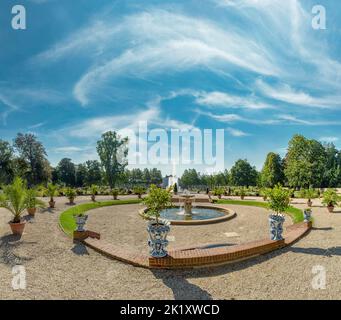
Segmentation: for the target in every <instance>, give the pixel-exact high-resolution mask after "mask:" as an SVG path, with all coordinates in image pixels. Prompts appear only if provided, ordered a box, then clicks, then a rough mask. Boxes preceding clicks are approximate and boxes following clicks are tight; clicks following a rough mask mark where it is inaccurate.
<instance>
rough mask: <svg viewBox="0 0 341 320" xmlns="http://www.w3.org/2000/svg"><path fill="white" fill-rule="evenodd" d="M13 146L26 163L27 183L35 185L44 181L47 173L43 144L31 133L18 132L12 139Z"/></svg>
mask: <svg viewBox="0 0 341 320" xmlns="http://www.w3.org/2000/svg"><path fill="white" fill-rule="evenodd" d="M14 147H15V149H16V150H17V151H18V153H19V156H20V158H21V159H22V160H24V161H26V162H27V164H28V169H29V170H28V172H27V174H26V179H27V182H28V184H29V185H37V184H40V183H42V182H46V181H47V179H48V178H49V177H48V175H49V173H48V172H47V171H46V170H47V169H48V168H49V166H48V165H47V163H48V160H47V158H46V156H47V154H46V151H45V148H44V146H43V144H42V143H41V142H40V141H38V140H37V138H36V136H35V135H34V134H31V133H27V134H22V133H18V135H17V137H16V138H15V140H14Z"/></svg>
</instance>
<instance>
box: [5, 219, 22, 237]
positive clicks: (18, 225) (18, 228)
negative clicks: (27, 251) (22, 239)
mask: <svg viewBox="0 0 341 320" xmlns="http://www.w3.org/2000/svg"><path fill="white" fill-rule="evenodd" d="M25 224H26V223H25V221H20V222H9V226H10V227H11V230H12V233H13V234H15V235H20V236H21V235H22V234H23V233H24V228H25Z"/></svg>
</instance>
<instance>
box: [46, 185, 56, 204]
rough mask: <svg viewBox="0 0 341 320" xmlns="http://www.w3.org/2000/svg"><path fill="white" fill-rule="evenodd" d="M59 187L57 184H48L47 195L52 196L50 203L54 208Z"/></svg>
mask: <svg viewBox="0 0 341 320" xmlns="http://www.w3.org/2000/svg"><path fill="white" fill-rule="evenodd" d="M57 189H58V186H56V185H54V184H52V183H49V184H48V185H47V195H48V196H49V197H50V202H49V204H50V207H51V208H54V205H55V201H54V199H53V197H54V196H55V195H56V193H57Z"/></svg>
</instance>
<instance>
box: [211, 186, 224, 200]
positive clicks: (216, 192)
mask: <svg viewBox="0 0 341 320" xmlns="http://www.w3.org/2000/svg"><path fill="white" fill-rule="evenodd" d="M224 193H225V189H224V188H223V187H217V188H215V189H214V190H213V194H214V195H215V196H217V197H218V198H219V199H221V196H222V195H223V194H224Z"/></svg>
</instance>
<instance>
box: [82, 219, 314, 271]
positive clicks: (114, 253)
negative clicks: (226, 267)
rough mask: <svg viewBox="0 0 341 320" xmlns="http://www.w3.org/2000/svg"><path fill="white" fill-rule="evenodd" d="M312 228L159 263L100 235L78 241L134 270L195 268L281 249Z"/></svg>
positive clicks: (185, 251)
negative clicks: (100, 237) (280, 238)
mask: <svg viewBox="0 0 341 320" xmlns="http://www.w3.org/2000/svg"><path fill="white" fill-rule="evenodd" d="M311 226H312V225H311V222H309V223H306V222H301V223H297V224H294V225H292V226H290V227H288V228H287V229H286V232H285V234H284V237H285V239H284V240H279V241H272V240H268V239H263V240H257V241H252V242H248V243H243V244H239V245H234V246H219V247H218V246H216V247H214V245H207V246H201V247H196V248H193V247H190V248H177V249H173V250H170V251H169V252H168V256H167V257H165V258H161V259H157V258H152V257H150V256H148V255H147V254H139V253H136V252H135V253H133V252H129V251H127V250H125V249H122V248H121V247H120V246H117V245H114V244H110V243H107V242H105V241H103V240H100V239H99V235H98V234H96V233H93V232H91V231H88V236H87V237H85V238H83V239H82V238H79V240H80V241H82V242H83V243H84V244H85V245H87V246H89V247H91V248H93V249H94V250H96V251H98V252H100V253H103V254H105V255H107V256H109V257H111V258H114V259H117V260H120V261H123V262H126V263H129V264H132V265H134V266H139V267H145V268H159V269H160V268H163V269H176V268H198V267H209V266H217V265H222V264H227V263H232V262H236V261H241V260H245V259H249V258H252V257H255V256H258V255H261V254H265V253H268V252H271V251H273V250H276V249H280V248H283V247H285V246H288V245H291V244H293V243H294V242H295V241H297V240H299V239H300V238H302V237H303V236H304V235H305V234H306V233H307V232H308V231H309V230H310V229H311Z"/></svg>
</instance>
